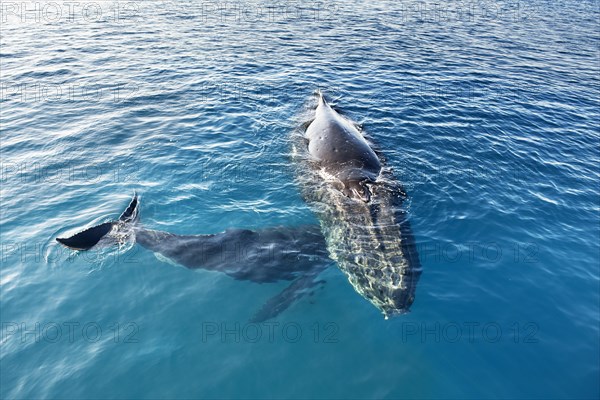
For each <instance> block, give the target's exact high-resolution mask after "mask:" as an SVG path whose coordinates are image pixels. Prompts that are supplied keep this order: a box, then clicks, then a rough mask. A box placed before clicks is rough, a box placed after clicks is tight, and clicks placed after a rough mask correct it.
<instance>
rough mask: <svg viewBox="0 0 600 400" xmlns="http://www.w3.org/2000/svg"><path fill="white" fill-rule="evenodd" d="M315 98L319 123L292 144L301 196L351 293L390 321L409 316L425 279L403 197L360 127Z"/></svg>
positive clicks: (404, 195) (311, 125)
mask: <svg viewBox="0 0 600 400" xmlns="http://www.w3.org/2000/svg"><path fill="white" fill-rule="evenodd" d="M318 97H319V98H318V105H317V108H316V110H315V115H314V119H313V120H312V121H310V122H309V123H308V124H305V127H306V128H305V130H304V131H302V130H299V132H298V133H297V134H296V135H295V139H294V140H293V151H292V153H293V155H294V159H295V160H296V162H297V165H298V168H297V170H298V173H297V179H298V181H299V182H300V184H301V188H302V194H303V197H304V199H305V200H306V201H307V202H308V203H309V204H310V205H311V206H312V208H313V209H314V211H315V212H316V214H317V216H318V217H319V221H320V223H321V229H322V232H323V235H324V237H325V240H326V243H327V249H328V251H329V255H330V256H331V258H332V259H334V260H335V261H337V264H338V266H339V268H340V269H341V270H342V271H343V272H344V273H345V274H346V276H347V277H348V280H349V281H350V283H351V284H352V286H353V287H354V289H355V290H356V291H357V292H358V293H359V294H361V295H362V296H363V297H365V298H366V299H368V300H369V301H370V302H371V303H372V304H374V305H375V306H376V307H377V308H379V309H380V310H381V311H382V312H383V314H384V315H385V317H386V318H387V317H388V316H391V315H395V314H402V313H406V312H408V311H409V308H410V306H411V305H412V303H413V301H414V298H415V290H416V285H417V281H418V279H419V276H420V274H421V265H420V262H419V257H418V254H417V248H416V245H415V240H414V236H413V233H412V230H411V227H410V223H409V221H408V217H407V213H406V211H405V209H404V208H403V201H404V200H405V198H406V194H405V192H404V190H403V188H402V185H401V184H400V183H399V182H398V181H397V180H396V179H395V178H394V176H393V174H392V171H391V170H390V169H389V168H386V167H385V159H384V157H383V155H382V154H380V153H379V152H377V151H375V150H374V147H373V146H372V145H371V144H370V143H369V142H368V141H367V139H366V138H365V136H364V135H363V134H362V132H361V131H360V130H359V129H358V126H357V125H356V124H355V123H354V122H352V121H351V120H349V119H347V118H345V117H344V116H342V115H341V114H340V113H339V112H337V111H336V110H335V109H333V108H332V107H331V106H330V105H329V104H328V103H327V101H326V100H325V98H324V97H323V95H322V94H321V93H318Z"/></svg>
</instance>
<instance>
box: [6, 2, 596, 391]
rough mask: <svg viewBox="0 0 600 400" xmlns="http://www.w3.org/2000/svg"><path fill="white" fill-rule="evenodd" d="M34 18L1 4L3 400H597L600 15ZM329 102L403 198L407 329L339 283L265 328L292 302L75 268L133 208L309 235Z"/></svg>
mask: <svg viewBox="0 0 600 400" xmlns="http://www.w3.org/2000/svg"><path fill="white" fill-rule="evenodd" d="M35 4H37V6H36V5H35ZM35 4H30V5H27V7H29V8H27V10H26V12H24V13H22V11H23V10H22V9H21V7H23V5H22V4H21V3H5V2H3V4H2V10H3V14H2V18H3V20H2V28H1V44H2V50H1V53H2V61H1V63H2V65H1V67H2V68H1V71H2V72H1V80H2V99H1V101H2V102H1V106H2V110H1V129H2V134H1V155H2V187H1V198H2V207H1V224H2V230H1V231H2V232H1V233H2V238H1V242H2V268H1V271H0V282H1V283H0V285H1V286H0V287H1V315H0V320H1V323H2V338H1V347H0V349H1V355H0V383H1V384H0V393H1V396H2V398H90V399H91V398H240V397H243V398H309V397H318V398H373V397H377V398H379V397H389V398H517V397H518V398H523V397H527V398H567V397H568V398H597V397H598V396H599V395H600V389H599V374H600V367H599V363H600V361H599V352H600V348H599V324H600V317H599V302H600V290H599V275H600V274H599V259H600V253H599V239H600V225H599V208H600V207H599V195H600V187H599V184H598V182H599V178H600V177H599V174H600V171H599V168H598V165H599V164H598V162H599V161H600V154H599V151H598V145H599V144H600V143H599V142H600V132H599V129H598V121H599V112H598V106H599V104H598V98H600V83H599V80H598V72H599V45H600V39H599V31H598V26H599V25H598V24H599V17H600V12H599V3H598V2H597V1H583V2H576V1H570V0H568V1H563V2H547V1H532V2H527V3H524V2H472V3H467V5H464V4H463V7H462V8H461V7H460V6H459V3H444V2H441V3H439V2H438V3H437V6H436V3H435V2H427V1H425V2H395V1H388V2H383V1H377V2H374V3H373V4H368V5H364V4H362V3H361V2H358V1H352V2H343V3H341V2H340V3H306V4H304V3H302V5H300V3H268V4H267V5H265V4H263V5H260V3H248V2H233V3H231V2H230V3H216V2H205V3H200V2H170V1H165V2H161V1H155V2H127V3H126V2H121V3H111V2H98V3H79V5H77V6H73V5H71V6H70V7H72V8H69V6H67V5H66V4H65V3H60V2H58V3H54V5H49V3H45V2H39V3H35ZM36 7H37V8H36ZM436 7H437V8H436ZM36 10H37V11H36ZM317 88H321V89H322V90H323V91H324V92H325V93H326V94H327V95H328V97H329V98H330V99H332V100H333V101H334V102H335V103H336V104H337V106H338V107H339V108H340V109H342V110H343V111H344V112H345V113H346V114H347V115H348V116H349V117H351V118H352V119H353V120H355V121H357V122H359V123H361V124H362V125H363V127H364V130H365V132H366V133H367V134H368V135H369V136H370V137H371V138H372V139H373V141H375V142H376V143H377V144H378V145H379V147H381V148H382V149H383V151H384V153H385V155H386V157H387V160H388V163H389V164H390V165H391V166H392V167H393V168H394V170H395V174H396V176H397V177H398V178H399V179H400V180H401V181H402V182H403V183H404V185H405V186H406V189H407V192H408V194H409V197H410V218H411V223H412V228H413V231H414V233H415V236H416V240H417V243H418V245H419V249H420V258H421V263H422V265H423V274H422V276H421V279H420V281H419V284H418V287H417V292H416V300H415V303H414V304H413V306H412V309H411V313H410V314H407V315H403V316H400V317H397V318H393V319H390V320H387V321H386V320H384V319H383V317H382V316H381V314H380V313H379V312H378V310H377V309H376V308H375V307H373V306H372V305H371V304H369V303H368V302H367V301H365V300H364V299H363V298H361V297H360V296H359V295H357V294H356V293H355V292H354V290H353V289H352V287H351V286H350V285H349V283H348V282H347V279H346V278H345V276H344V275H343V274H342V273H341V272H340V271H339V270H337V269H336V268H329V269H328V270H326V271H325V272H324V273H323V274H322V275H321V276H322V278H323V279H325V280H326V281H327V283H326V284H325V285H324V287H323V289H319V290H317V291H316V292H315V293H314V294H313V295H312V296H310V297H308V296H307V297H305V298H303V299H301V300H300V301H298V302H297V303H296V304H294V305H292V306H291V307H290V308H289V309H288V310H286V311H285V312H283V313H282V314H281V315H280V316H279V317H278V318H277V319H276V320H275V321H271V323H270V324H260V325H252V324H249V323H248V318H249V317H250V316H251V315H252V314H253V313H254V312H255V311H256V310H258V309H259V308H260V307H261V306H262V305H263V304H264V303H265V301H267V299H269V298H270V297H271V296H273V295H275V294H276V293H278V292H279V291H281V290H282V289H283V288H285V286H286V285H287V284H288V283H286V282H280V283H270V284H266V283H265V284H256V283H252V282H246V281H236V280H234V279H232V278H230V277H228V276H226V275H224V274H220V273H218V272H209V271H202V270H198V271H191V270H188V269H185V268H182V267H177V266H173V265H171V264H169V263H167V262H165V261H164V260H160V259H158V258H157V257H155V255H154V254H153V253H151V252H149V251H147V250H145V249H143V248H141V247H140V246H133V245H129V246H125V247H124V248H121V249H116V248H109V249H100V250H97V251H92V252H88V253H80V254H77V253H74V252H71V251H67V250H65V249H62V248H59V247H58V246H57V244H56V242H55V241H54V238H55V237H57V236H60V235H65V234H68V233H74V232H76V231H77V229H78V228H80V227H82V226H90V225H91V224H94V223H98V222H102V221H105V220H109V219H112V218H115V217H117V216H118V215H119V213H120V212H121V211H122V209H123V208H124V207H125V206H126V204H127V202H128V200H129V198H130V196H131V194H132V193H133V191H134V190H137V191H138V192H139V193H140V194H141V196H142V203H141V204H142V205H141V219H142V223H143V224H144V226H146V227H148V228H151V229H160V230H166V231H170V232H174V233H181V234H201V233H215V232H220V231H223V230H225V229H227V228H231V227H237V228H250V229H259V228H261V227H267V226H273V225H300V224H304V223H316V222H317V221H316V218H315V217H314V215H313V214H312V211H311V210H310V209H309V208H308V207H307V205H306V204H305V203H304V202H303V201H302V199H301V197H300V192H299V189H298V187H297V185H296V183H295V182H294V179H293V176H294V170H293V167H292V166H291V165H290V158H289V151H290V143H289V136H290V133H291V132H292V131H293V130H294V128H296V127H297V126H298V124H299V123H301V122H302V121H303V119H304V118H305V116H306V114H307V112H308V111H307V107H308V106H309V105H310V101H311V94H312V93H313V92H314V90H315V89H317Z"/></svg>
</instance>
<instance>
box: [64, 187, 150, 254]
mask: <svg viewBox="0 0 600 400" xmlns="http://www.w3.org/2000/svg"><path fill="white" fill-rule="evenodd" d="M139 205H140V203H139V200H138V195H137V193H134V195H133V198H132V199H131V202H130V203H129V206H127V208H126V209H125V211H123V214H121V216H120V217H119V219H118V220H117V221H109V222H104V223H102V224H100V225H96V226H93V227H91V228H88V229H85V230H83V231H81V232H79V233H76V234H75V235H73V236H71V237H68V238H56V241H57V242H58V243H60V244H62V245H63V246H66V247H68V248H70V249H73V250H89V249H91V248H92V247H94V246H95V245H97V244H98V242H100V240H102V238H104V237H106V236H107V235H108V234H109V233H111V232H113V230H119V228H120V227H122V226H123V225H131V224H132V223H135V222H136V221H137V220H138V217H139V214H138V210H139Z"/></svg>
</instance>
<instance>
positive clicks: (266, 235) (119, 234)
mask: <svg viewBox="0 0 600 400" xmlns="http://www.w3.org/2000/svg"><path fill="white" fill-rule="evenodd" d="M139 205H140V203H139V201H138V197H137V195H135V196H134V197H133V199H132V200H131V203H130V204H129V206H128V207H127V209H126V210H125V211H124V212H123V214H122V215H121V217H120V218H119V219H118V220H116V221H111V222H105V223H103V224H100V225H97V226H94V227H91V228H89V229H86V230H84V231H82V232H79V233H77V234H75V235H73V236H71V237H68V238H57V239H56V240H57V241H58V242H59V243H61V244H62V245H64V246H66V247H69V248H72V249H74V250H89V249H91V248H94V247H96V246H102V245H111V244H115V243H117V242H120V241H123V240H124V239H125V240H131V239H132V238H134V239H135V241H136V243H137V244H139V245H141V246H142V247H144V248H146V249H148V250H150V251H152V252H154V253H158V254H160V255H162V256H163V257H166V258H168V259H169V260H172V261H173V262H175V263H177V264H179V265H182V266H184V267H186V268H189V269H204V270H209V271H218V272H222V273H225V274H227V275H229V276H231V277H233V278H234V279H238V280H248V281H252V282H256V283H272V282H278V281H292V282H291V283H290V285H289V286H287V287H286V288H285V289H284V290H283V291H281V292H280V293H279V294H277V295H276V296H274V297H272V298H271V299H269V300H268V301H267V302H266V304H265V305H264V306H263V307H262V308H261V309H260V310H259V311H258V312H256V313H255V314H254V316H253V317H252V318H251V320H250V321H251V322H262V321H266V320H268V319H272V318H275V317H276V316H277V315H279V314H280V313H281V312H282V311H284V310H285V309H287V308H288V307H289V306H290V305H291V304H293V303H294V302H295V301H296V300H298V299H300V298H301V297H303V296H304V295H306V294H307V293H310V292H311V291H312V290H313V288H314V287H315V286H317V285H319V284H321V283H324V281H322V280H318V279H317V278H318V275H319V274H320V273H321V272H322V271H323V270H324V269H326V268H327V267H329V266H330V265H331V264H332V263H333V261H331V259H329V257H328V252H327V248H326V245H325V239H324V238H323V235H322V234H321V230H320V228H319V226H317V225H304V226H296V227H283V226H280V227H269V228H265V229H261V230H257V231H252V230H249V229H228V230H226V231H225V232H221V233H217V234H209V235H177V234H173V233H169V232H164V231H156V230H150V229H145V228H144V227H142V226H140V225H139V224H137V222H138V217H139V212H138V210H139Z"/></svg>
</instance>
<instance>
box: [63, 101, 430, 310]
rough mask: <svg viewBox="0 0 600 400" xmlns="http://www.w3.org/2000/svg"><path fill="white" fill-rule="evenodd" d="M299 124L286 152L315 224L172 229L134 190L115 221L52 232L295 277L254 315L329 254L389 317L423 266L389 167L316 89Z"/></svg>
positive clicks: (282, 303) (249, 274)
mask: <svg viewBox="0 0 600 400" xmlns="http://www.w3.org/2000/svg"><path fill="white" fill-rule="evenodd" d="M303 127H304V129H298V130H296V133H295V134H293V135H292V140H291V142H292V159H293V160H294V161H295V162H296V166H297V168H296V170H297V174H296V177H297V180H298V182H299V183H300V188H301V193H302V196H303V198H304V199H305V201H306V202H307V203H308V204H309V205H310V206H311V207H312V209H313V210H314V212H315V213H316V215H317V217H318V219H319V222H320V227H319V226H303V227H287V228H286V227H271V228H266V229H263V230H260V231H251V230H246V229H230V230H227V231H225V232H222V233H218V234H213V235H176V234H172V233H168V232H162V231H154V230H149V229H145V228H143V227H142V226H141V225H140V224H139V223H138V220H139V212H138V210H139V204H140V203H139V201H138V197H137V195H134V197H133V200H132V201H131V203H130V205H129V206H128V207H127V209H126V210H125V211H124V212H123V214H122V215H121V216H120V217H119V219H118V220H116V221H111V222H105V223H103V224H100V225H98V226H95V227H92V228H89V229H87V230H84V231H82V232H80V233H78V234H75V235H73V236H71V237H69V238H57V239H56V240H57V241H58V242H59V243H61V244H62V245H64V246H67V247H70V248H72V249H76V250H88V249H90V248H92V247H94V246H99V245H103V244H106V243H111V242H113V243H114V242H123V241H127V240H131V239H132V238H133V240H135V241H136V242H137V243H138V244H140V245H141V246H143V247H145V248H147V249H149V250H151V251H153V252H155V253H156V254H160V255H162V256H164V257H167V258H169V259H170V260H172V261H173V262H175V263H177V264H180V265H182V266H184V267H187V268H190V269H198V268H201V269H207V270H212V271H220V272H223V273H225V274H227V275H229V276H231V277H233V278H235V279H242V280H249V281H253V282H259V283H263V282H276V281H280V280H286V281H292V283H291V284H290V285H289V286H288V287H287V288H286V289H285V290H283V291H282V292H281V293H279V294H278V295H277V296H275V297H273V298H272V299H270V300H269V301H267V303H266V304H265V305H264V306H263V308H262V309H261V310H259V311H258V312H257V313H256V314H255V315H254V317H253V318H252V320H253V321H256V322H258V321H264V320H267V319H270V318H273V317H275V316H276V315H278V314H279V313H280V312H282V311H283V310H285V309H286V308H287V307H289V305H290V304H292V303H293V302H294V301H295V300H297V299H299V298H301V297H302V296H303V295H304V294H305V293H306V292H307V291H309V290H311V288H312V287H314V286H316V285H318V284H320V283H322V282H323V281H320V280H318V275H319V274H320V273H321V272H322V271H323V270H324V269H325V268H327V267H328V266H329V265H330V264H331V263H332V261H331V260H333V261H335V262H336V263H337V265H338V267H339V268H340V269H341V271H342V272H344V273H345V275H346V276H347V278H348V280H349V282H350V284H351V285H352V286H353V287H354V289H355V290H356V292H358V293H359V294H360V295H362V296H363V297H364V298H366V299H367V300H369V301H370V302H371V303H372V304H373V305H375V306H376V307H377V308H378V309H380V310H381V311H382V312H383V314H384V316H385V318H386V319H387V318H388V317H389V316H392V315H396V314H402V313H406V312H408V311H409V309H410V307H411V305H412V303H413V302H414V299H415V291H416V286H417V282H418V280H419V277H420V275H421V265H420V262H419V256H418V254H417V248H416V245H415V240H414V236H413V233H412V229H411V226H410V223H409V220H408V215H407V212H406V209H405V207H404V200H405V199H406V194H405V192H404V189H403V187H402V185H401V184H400V183H399V182H398V181H397V180H396V179H395V177H394V174H393V172H392V170H391V169H390V168H388V167H386V162H385V161H386V160H385V157H384V156H383V154H382V153H381V151H379V150H377V149H376V148H375V146H374V145H373V144H372V143H370V142H369V141H368V140H367V138H366V137H365V136H364V135H363V133H362V131H361V130H360V129H359V128H358V126H357V125H356V124H355V123H354V122H353V121H352V120H350V119H348V118H346V117H344V116H343V115H341V114H340V113H339V112H338V111H337V110H336V109H334V108H333V107H332V106H331V105H330V104H329V103H328V102H327V101H326V100H325V98H324V97H323V95H322V94H321V93H320V92H319V93H318V105H317V107H316V109H315V114H314V118H313V119H312V120H311V121H309V122H308V123H306V124H304V125H303Z"/></svg>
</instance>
